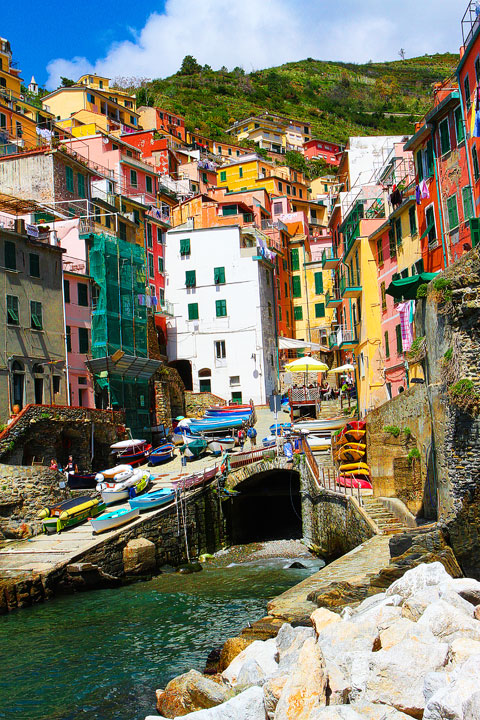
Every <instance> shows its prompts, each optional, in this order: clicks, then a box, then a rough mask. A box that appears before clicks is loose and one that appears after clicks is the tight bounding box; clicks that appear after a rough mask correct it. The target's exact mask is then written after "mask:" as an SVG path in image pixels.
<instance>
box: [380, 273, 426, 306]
mask: <svg viewBox="0 0 480 720" xmlns="http://www.w3.org/2000/svg"><path fill="white" fill-rule="evenodd" d="M436 275H437V273H427V272H423V273H420V275H411V276H410V277H406V278H399V279H398V280H392V282H391V283H390V285H389V286H388V288H387V289H386V290H385V292H386V293H387V294H388V295H391V296H392V297H394V298H395V299H396V300H399V299H400V298H404V299H405V300H415V299H416V297H417V290H418V286H419V285H423V284H424V283H429V282H431V281H432V280H433V278H434V277H435V276H436Z"/></svg>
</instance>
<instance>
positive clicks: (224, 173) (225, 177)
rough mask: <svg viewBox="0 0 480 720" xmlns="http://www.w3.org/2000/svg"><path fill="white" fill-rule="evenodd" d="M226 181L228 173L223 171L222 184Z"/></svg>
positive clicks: (221, 175) (221, 173) (221, 174)
mask: <svg viewBox="0 0 480 720" xmlns="http://www.w3.org/2000/svg"><path fill="white" fill-rule="evenodd" d="M226 179H227V172H226V170H222V171H221V172H220V182H225V180H226Z"/></svg>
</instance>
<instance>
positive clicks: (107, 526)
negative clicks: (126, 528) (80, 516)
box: [90, 508, 140, 533]
mask: <svg viewBox="0 0 480 720" xmlns="http://www.w3.org/2000/svg"><path fill="white" fill-rule="evenodd" d="M139 515H140V510H139V509H138V508H133V509H132V508H121V509H119V510H114V511H113V512H108V513H103V515H99V516H98V517H97V518H95V519H94V518H90V524H91V526H92V529H93V532H94V533H101V532H105V531H106V530H113V529H114V528H116V527H120V526H121V525H125V524H126V523H128V522H130V521H131V520H134V519H135V518H137V517H138V516H139Z"/></svg>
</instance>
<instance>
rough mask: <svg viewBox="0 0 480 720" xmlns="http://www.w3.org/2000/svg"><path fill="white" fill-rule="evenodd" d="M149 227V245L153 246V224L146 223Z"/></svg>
mask: <svg viewBox="0 0 480 720" xmlns="http://www.w3.org/2000/svg"><path fill="white" fill-rule="evenodd" d="M146 227H147V247H149V248H151V247H153V234H152V226H151V225H150V223H146Z"/></svg>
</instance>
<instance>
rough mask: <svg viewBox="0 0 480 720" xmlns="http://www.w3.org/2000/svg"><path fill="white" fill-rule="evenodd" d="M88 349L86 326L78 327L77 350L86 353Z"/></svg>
mask: <svg viewBox="0 0 480 720" xmlns="http://www.w3.org/2000/svg"><path fill="white" fill-rule="evenodd" d="M89 350H90V342H89V338H88V328H82V327H79V328H78V352H79V353H81V354H82V355H86V354H87V353H88V351H89Z"/></svg>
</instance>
